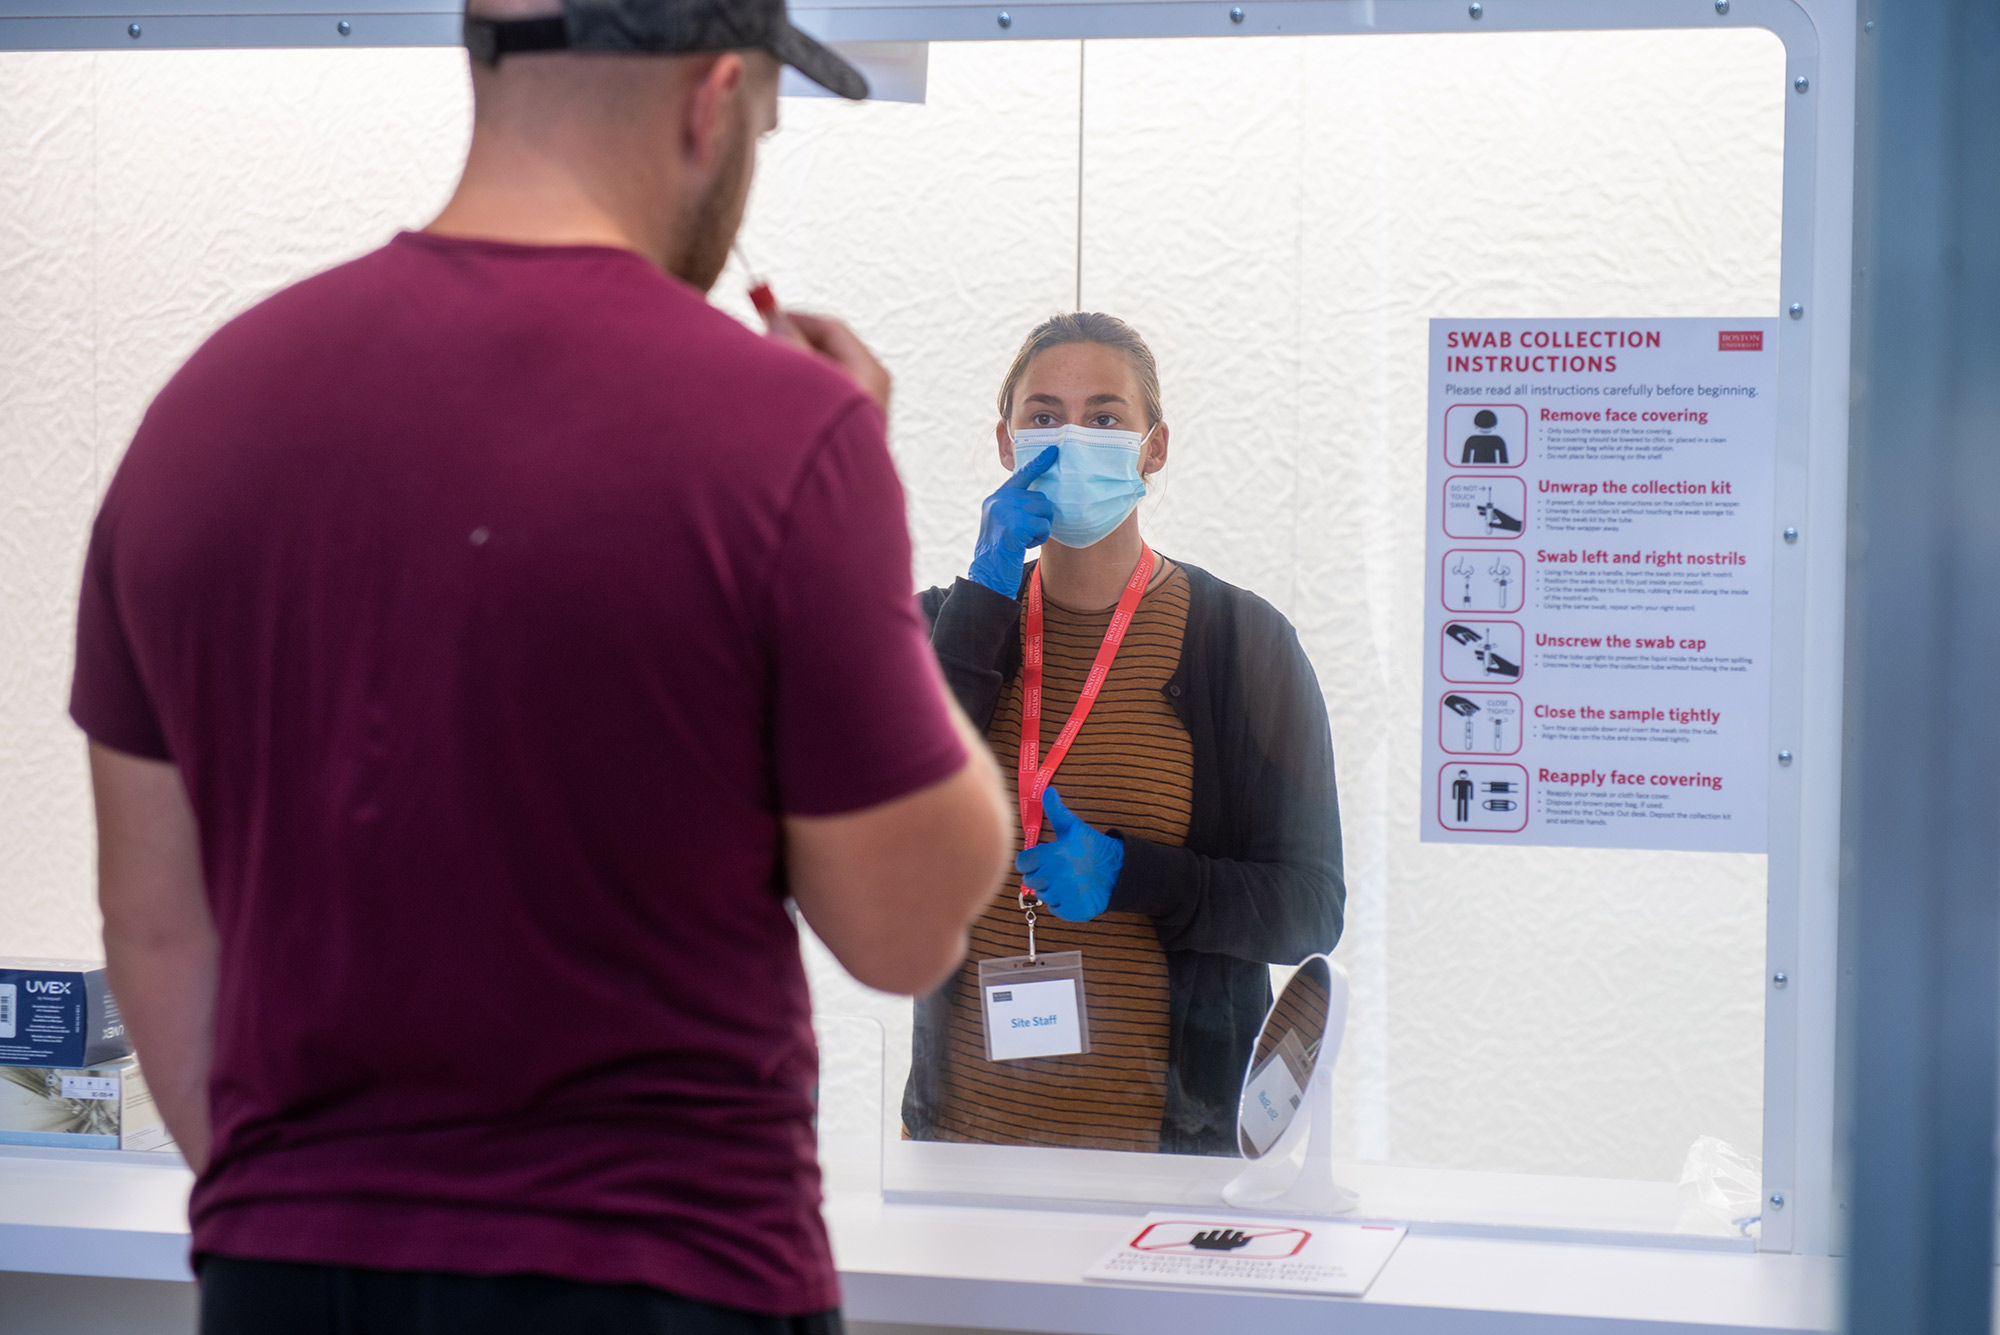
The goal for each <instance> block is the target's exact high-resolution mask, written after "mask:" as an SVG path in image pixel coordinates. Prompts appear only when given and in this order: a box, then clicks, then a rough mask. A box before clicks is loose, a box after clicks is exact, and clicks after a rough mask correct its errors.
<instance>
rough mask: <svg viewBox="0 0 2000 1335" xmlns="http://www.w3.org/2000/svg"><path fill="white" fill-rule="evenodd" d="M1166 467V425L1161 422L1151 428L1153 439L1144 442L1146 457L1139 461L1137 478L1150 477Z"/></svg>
mask: <svg viewBox="0 0 2000 1335" xmlns="http://www.w3.org/2000/svg"><path fill="white" fill-rule="evenodd" d="M1166 466H1167V424H1166V423H1165V422H1161V423H1160V424H1159V425H1157V426H1155V427H1154V428H1153V438H1152V439H1151V440H1148V441H1147V442H1146V457H1145V458H1143V459H1141V460H1140V461H1139V476H1140V477H1151V476H1152V475H1153V474H1155V473H1157V472H1159V471H1160V470H1161V469H1162V468H1165V467H1166Z"/></svg>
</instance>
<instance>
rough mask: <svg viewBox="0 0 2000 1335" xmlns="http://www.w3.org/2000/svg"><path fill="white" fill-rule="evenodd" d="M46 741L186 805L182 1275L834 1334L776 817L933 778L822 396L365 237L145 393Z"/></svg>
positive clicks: (640, 299)
mask: <svg viewBox="0 0 2000 1335" xmlns="http://www.w3.org/2000/svg"><path fill="white" fill-rule="evenodd" d="M71 712H72V713H73V715H74V716H75V718H76V720H77V722H78V723H80V724H81V725H82V726H83V728H84V730H85V731H87V732H88V733H89V734H90V735H91V736H92V737H93V738H95V739H96V740H98V741H99V742H101V743H103V744H104V745H106V746H109V747H113V748H115V749H117V750H120V751H126V752H131V753H133V754H135V755H140V756H150V757H156V758H159V759H163V760H172V761H173V762H175V763H176V764H177V765H178V766H179V768H180V771H181V774H182V776H183V778H184V779H185V781H186V784H187V789H188V793H189V795H190V797H191V798H192V799H193V803H194V808H195V811H196V814H197V815H198V817H199V819H200V825H201V843H202V856H203V860H204V864H205V868H206V872H207V879H208V888H209V898H210V902H211V904H212V906H213V909H214V915H215V921H216V925H217V928H218V930H219V932H220V936H221V942H222V955H221V994H220V999H219V1001H220V1005H219V1013H218V1016H217V1021H216V1049H215V1068H214V1076H213V1080H212V1082H211V1085H210V1093H211V1099H212V1106H213V1110H214V1125H215V1157H214V1161H213V1163H212V1164H211V1166H210V1167H209V1169H208V1171H207V1172H205V1173H204V1174H203V1175H202V1177H201V1179H200V1181H199V1182H198V1183H197V1184H196V1186H195V1192H194V1199H193V1204H192V1214H193V1221H194V1246H195V1249H196V1251H198V1252H213V1253H217V1254H221V1255H226V1256H236V1257H247V1258H266V1259H280V1260H301V1261H314V1262H322V1263H329V1264H353V1265H363V1266H375V1267H383V1268H390V1269H425V1270H447V1271H456V1272H462V1273H474V1274H500V1273H512V1272H538V1273H542V1274H551V1275H559V1276H566V1277H569V1278H574V1279H582V1280H595V1281H636V1282H643V1283H648V1284H653V1285H657V1286H659V1287H661V1288H665V1289H668V1290H672V1291H674V1292H676V1293H680V1294H684V1295H687V1296H690V1297H694V1298H698V1299H703V1300H706V1301H710V1302H718V1303H724V1304H729V1305H732V1306H737V1307H743V1308H751V1309H757V1310H762V1311H767V1312H775V1313H800V1312H806V1311H811V1310H816V1309H820V1308H825V1307H829V1306H831V1305H833V1304H834V1303H835V1302H837V1301H838V1294H837V1292H836V1285H835V1279H834V1274H833V1269H832V1263H831V1259H830V1255H829V1252H828V1249H827V1242H826V1236H825V1231H824V1227H823V1225H822V1223H821V1220H820V1217H819V1209H818V1205H819V1173H818V1168H817V1166H816V1164H815V1161H814V1144H813V1131H812V1097H813V1088H814V1083H815V1080H816V1078H817V1070H818V1058H817V1054H816V1052H815V1050H814V1046H813V1036H812V1029H811V1026H810V1020H809V1005H808V999H807V992H806V980H805V976H804V971H803V969H802V967H801V964H800V959H799V949H798V938H797V935H796V933H795V931H794V928H793V925H792V921H791V918H790V917H789V916H788V914H787V911H786V905H785V889H784V875H783V871H782V868H781V866H780V861H779V850H780V819H781V816H782V815H784V814H794V815H806V816H821V815H830V814H836V813H840V812H846V811H853V810H856V809H858V808H862V807H867V806H871V805H873V804H876V803H879V802H883V801H887V800H889V799H892V798H896V797H900V796H903V795H904V794H907V793H910V792H912V791H914V790H916V789H918V788H921V787H923V786H925V785H928V784H931V783H934V782H936V781H938V780H940V779H943V778H945V777H947V776H948V775H950V774H951V773H953V772H954V771H955V770H956V769H957V768H958V767H959V766H960V765H961V764H963V763H964V761H965V753H964V751H963V749H962V748H961V746H960V745H959V743H958V741H957V739H956V737H955V735H954V733H953V731H952V729H951V727H950V723H949V719H948V716H947V713H946V707H945V704H944V694H943V686H942V683H941V681H940V679H939V676H938V672H937V668H936V665H935V662H934V660H933V658H932V654H931V650H930V648H929V644H928V641H927V638H926V636H925V634H924V630H923V625H922V622H921V619H920V616H919V613H918V611H917V607H916V604H915V602H914V600H913V598H912V596H911V587H910V549H909V536H908V532H907V530H906V528H905V523H904V511H903V494H902V490H901V487H900V486H899V484H898V482H897V478H896V473H895V470H894V468H893V466H892V464H891V462H890V458H889V453H888V449H887V446H886V444H885V441H884V438H883V421H882V416H881V414H880V412H879V411H878V410H877V409H876V407H875V406H874V404H873V403H872V402H870V401H869V400H868V399H867V398H866V397H865V396H864V395H863V394H861V393H860V391H859V390H857V389H856V388H855V386H854V385H853V384H852V383H851V382H850V381H848V380H847V379H846V378H845V377H844V376H842V375H841V374H839V373H838V372H837V371H836V370H834V369H833V368H831V367H830V366H828V365H826V364H825V363H823V362H821V361H819V360H818V359H816V358H813V357H810V356H807V355H805V354H803V353H799V352H796V351H793V350H791V349H789V348H785V347H781V346H779V345H777V344H775V343H773V342H771V341H769V340H767V339H763V338H759V337H757V336H756V335H754V334H752V333H751V332H749V331H748V330H746V329H744V328H743V327H742V326H740V325H738V324H737V323H735V322H734V321H732V320H730V319H729V318H728V317H726V316H724V315H722V314H721V313H719V312H717V311H715V310H713V309H712V308H710V307H709V306H708V305H707V304H706V302H705V301H704V300H703V299H702V297H701V296H700V295H699V294H698V293H696V292H695V291H694V290H693V289H691V288H689V287H687V286H686V285H684V284H681V283H679V282H677V281H675V280H673V279H671V278H668V277H665V276H663V275H662V274H660V273H659V272H658V271H657V270H655V269H654V268H652V267H651V266H650V265H649V264H647V263H646V262H645V261H644V260H643V259H641V258H640V257H638V256H637V255H634V254H631V253H628V252H625V251H620V250H614V249H607V248H599V247H590V246H576V247H549V248H542V247H524V246H513V245H503V244H498V243H490V242H480V241H462V240H449V239H443V238H438V237H432V236H426V235H404V236H400V237H398V238H396V240H395V241H394V242H392V243H391V244H390V245H388V246H386V247H384V248H383V249H382V250H379V251H377V252H375V253H374V254H372V255H369V256H366V257H365V258H363V259H360V260H358V261H356V262H354V263H352V264H348V265H345V266H343V267H341V268H338V269H335V270H333V271H331V272H329V273H326V274H322V275H320V276H319V277H317V278H313V279H311V280H309V281H307V282H304V283H301V284H299V285H298V286H296V287H293V288H291V289H289V290H287V291H285V292H282V293H280V294H278V295H277V296H275V297H273V298H271V299H270V300H269V301H266V302H264V303H263V304H262V305H260V306H258V307H257V308H255V309H254V310H252V311H250V312H249V313H248V314H246V315H244V316H242V317H241V318H239V319H237V320H235V321H232V322H231V323H230V324H229V325H228V326H226V327H225V328H223V329H222V330H221V331H220V332H219V333H217V334H216V335H215V336H214V337H213V338H211V339H210V340H209V341H208V343H207V344H206V345H204V346H203V347H202V349H201V350H200V351H199V352H197V353H196V354H195V356H194V357H193V358H192V359H191V360H190V361H189V362H188V364H187V365H186V366H185V367H183V368H182V370H181V372H180V373H179V374H178V375H176V376H175V377H174V378H173V380H172V381H171V382H170V383H169V384H168V385H167V387H166V388H165V389H164V390H162V391H161V393H160V396H159V398H158V399H157V400H155V401H154V403H153V406H152V408H151V410H150V411H149V412H148V413H147V415H146V419H145V422H144V424H143V425H142V426H141V427H140V429H139V433H138V436H137V437H136V439H135V440H134V441H133V443H132V447H131V450H130V451H129V452H128V453H127V455H126V456H125V461H124V463H123V464H122V465H121V466H120V467H119V470H118V475H117V477H116V478H115V479H114V480H113V481H112V484H111V488H110V490H109V492H108V493H107V494H106V496H105V500H104V508H103V511H102V513H101V514H100V515H99V516H98V519H97V524H96V528H95V531H94V532H93V534H92V538H91V544H90V554H89V558H88V562H87V566H86V570H85V575H84V582H83V594H82V607H81V612H80V616H79V625H78V634H77V663H76V680H75V685H74V690H73V696H72V700H71Z"/></svg>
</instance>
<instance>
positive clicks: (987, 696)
mask: <svg viewBox="0 0 2000 1335" xmlns="http://www.w3.org/2000/svg"><path fill="white" fill-rule="evenodd" d="M1182 569H1184V570H1185V571H1186V572H1187V577H1188V620H1187V632H1186V636H1185V638H1184V640H1183V642H1182V647H1181V661H1180V665H1179V666H1178V667H1177V668H1175V670H1174V675H1173V676H1172V677H1171V678H1170V679H1169V680H1168V683H1167V686H1166V693H1167V698H1168V702H1169V703H1170V704H1171V705H1172V707H1173V710H1174V713H1176V714H1177V715H1179V716H1180V720H1181V723H1182V724H1183V725H1184V726H1186V728H1187V730H1188V736H1189V738H1190V740H1191V741H1192V743H1193V750H1194V794H1193V796H1194V810H1193V818H1192V821H1191V823H1190V826H1189V829H1188V838H1187V844H1186V846H1185V847H1182V848H1170V847H1168V846H1167V845H1165V844H1158V843H1154V842H1152V841H1150V840H1147V839H1141V838H1139V837H1137V836H1136V835H1126V834H1119V832H1118V831H1116V830H1114V831H1111V833H1113V834H1119V837H1120V838H1122V839H1123V840H1124V842H1125V864H1124V867H1123V868H1122V869H1121V870H1120V872H1119V874H1118V884H1117V885H1116V886H1114V887H1113V889H1112V891H1111V908H1112V909H1114V910H1119V911H1125V912H1132V913H1144V914H1146V915H1148V916H1149V917H1151V918H1152V920H1153V926H1154V929H1155V930H1156V931H1157V932H1158V933H1159V937H1160V944H1161V945H1162V946H1163V947H1164V948H1165V949H1166V952H1167V991H1168V1004H1169V1006H1170V1007H1171V1010H1172V1015H1171V1017H1170V1018H1171V1028H1170V1031H1169V1039H1168V1048H1167V1099H1166V1113H1165V1115H1164V1117H1163V1118H1162V1120H1161V1124H1160V1150H1161V1152H1162V1153H1165V1154H1225V1155H1229V1154H1235V1153H1237V1148H1236V1103H1237V1098H1238V1096H1239V1094H1240V1091H1241V1087H1242V1083H1243V1074H1244V1072H1245V1070H1247V1069H1248V1067H1249V1064H1250V1051H1251V1048H1252V1046H1253V1045H1254V1044H1255V1043H1256V1039H1257V1030H1258V1028H1259V1027H1260V1026H1261V1025H1262V1024H1263V1022H1264V1013H1265V1012H1266V1011H1267V1010H1269V1009H1270V1006H1271V983H1270V972H1269V970H1268V969H1266V967H1265V966H1266V965H1267V964H1296V963H1298V962H1299V961H1300V960H1301V959H1303V958H1305V957H1306V956H1307V955H1311V954H1314V953H1316V952H1319V951H1325V950H1331V949H1333V947H1334V944H1335V943H1336V942H1337V941H1339V940H1340V929H1341V921H1342V914H1343V911H1344V908H1345V904H1346V899H1347V889H1346V885H1345V884H1344V882H1343V880H1342V876H1341V863H1340V813H1339V809H1338V806H1337V803H1336V798H1335V794H1334V784H1333V738H1332V735H1331V733H1330V731H1329V729H1328V727H1327V719H1326V702H1325V700H1324V699H1323V697H1322V696H1321V695H1320V690H1319V681H1318V679H1317V678H1316V677H1315V676H1314V674H1313V669H1312V664H1311V662H1309V661H1308V660H1307V658H1306V655H1305V650H1304V649H1303V648H1301V647H1300V645H1299V637H1298V634H1297V632H1295V631H1294V630H1293V629H1292V625H1291V623H1290V622H1289V621H1287V620H1285V618H1284V615H1283V614H1282V613H1280V612H1279V611H1278V610H1277V609H1276V608H1274V607H1272V606H1271V605H1270V604H1269V603H1267V602H1265V601H1264V600H1263V599H1262V598H1259V597H1257V596H1256V595H1255V594H1253V593H1249V592H1247V591H1245V590H1243V589H1239V588H1236V587H1234V586H1233V585H1230V584H1225V583H1223V582H1222V581H1221V580H1219V579H1217V578H1216V577H1215V576H1213V575H1211V574H1209V573H1208V572H1207V571H1205V570H1199V569H1197V568H1195V567H1194V566H1189V565H1183V566H1182ZM921 602H922V604H923V610H924V615H925V617H926V618H927V619H928V620H929V621H930V623H931V644H932V647H933V648H934V649H935V650H936V651H937V656H938V662H939V664H940V665H941V666H942V667H943V669H944V675H945V680H946V681H947V682H949V683H950V685H951V689H952V693H953V694H954V695H956V696H957V697H958V703H959V705H960V707H962V708H963V709H964V710H965V712H966V714H967V715H968V716H969V717H970V718H971V720H972V722H973V724H974V726H976V727H977V728H978V729H979V730H980V731H981V732H984V731H985V730H986V727H987V725H988V724H990V723H991V722H992V719H993V711H994V709H995V708H996V707H997V706H998V704H999V701H1000V694H1001V692H1002V690H1004V689H1005V687H1006V685H1007V683H1008V682H1009V681H1010V680H1011V679H1012V678H1013V675H1014V673H1015V672H1017V671H1018V670H1019V669H1020V666H1021V631H1020V603H1019V602H1018V601H1017V600H1016V599H1013V598H1009V597H1007V596H1006V595H1005V594H1000V593H995V592H994V591H993V590H991V589H989V588H987V587H985V586H984V585H982V584H975V583H973V582H971V581H970V580H963V579H961V580H958V581H957V582H956V583H954V584H953V585H952V587H951V588H950V589H931V590H929V591H928V592H926V593H924V594H923V595H922V596H921ZM951 992H952V983H951V982H949V981H948V982H947V983H946V984H945V985H944V986H943V987H941V988H939V989H938V990H937V991H936V992H934V993H932V994H931V995H930V996H928V997H925V998H922V999H921V1000H919V1001H918V1003H917V1010H916V1029H915V1037H914V1043H913V1050H912V1052H911V1064H910V1080H909V1084H908V1085H907V1086H906V1087H905V1089H904V1093H903V1125H904V1126H905V1127H906V1128H908V1130H909V1133H910V1134H911V1135H912V1136H914V1137H916V1138H917V1139H919V1140H927V1139H930V1138H931V1137H932V1136H933V1134H934V1128H935V1115H934V1114H935V1109H936V1106H937V1094H938V1090H937V1080H938V1072H939V1069H940V1067H941V1065H942V1060H941V1058H942V1055H943V1046H944V1042H945V1032H946V1022H947V1020H948V1018H949V1014H950V1009H951V1005H952V1001H951Z"/></svg>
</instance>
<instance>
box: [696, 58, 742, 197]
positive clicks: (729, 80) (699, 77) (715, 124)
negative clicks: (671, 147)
mask: <svg viewBox="0 0 2000 1335" xmlns="http://www.w3.org/2000/svg"><path fill="white" fill-rule="evenodd" d="M742 83H743V57H742V56H739V55H737V54H736V53H735V52H734V51H724V52H721V53H720V54H718V55H715V56H713V57H710V58H709V61H708V65H707V68H705V69H702V68H699V67H698V68H697V70H696V72H695V73H694V75H693V78H692V81H691V86H690V88H689V89H688V114H687V121H686V122H685V124H686V126H687V128H686V130H685V132H684V138H683V140H682V148H683V150H684V151H685V153H686V155H687V160H688V162H689V164H690V165H692V166H694V167H697V168H700V169H702V170H704V171H705V170H707V169H708V168H710V167H712V166H714V165H715V161H716V158H717V155H718V153H719V151H720V149H721V148H722V145H723V143H724V142H725V140H726V139H727V137H728V132H729V124H730V108H731V105H732V103H733V102H734V101H735V99H736V96H737V89H738V88H739V87H740V86H741V85H742Z"/></svg>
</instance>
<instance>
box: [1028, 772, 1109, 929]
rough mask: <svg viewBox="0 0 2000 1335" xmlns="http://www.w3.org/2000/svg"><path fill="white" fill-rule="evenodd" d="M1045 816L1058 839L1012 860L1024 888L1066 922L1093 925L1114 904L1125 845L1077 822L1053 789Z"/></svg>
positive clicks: (1047, 792)
mask: <svg viewBox="0 0 2000 1335" xmlns="http://www.w3.org/2000/svg"><path fill="white" fill-rule="evenodd" d="M1042 811H1043V812H1044V813H1045V814H1046V815H1047V816H1048V821H1049V829H1050V831H1051V832H1052V833H1054V835H1055V840H1054V842H1052V843H1046V844H1036V845H1035V846H1034V847H1033V848H1024V849H1022V850H1021V855H1020V856H1019V857H1017V858H1015V859H1014V866H1015V867H1017V868H1018V869H1019V870H1020V872H1021V884H1022V885H1025V886H1027V887H1028V888H1029V889H1030V890H1032V891H1034V892H1035V893H1036V894H1037V895H1038V896H1040V897H1041V901H1042V902H1043V903H1044V904H1047V905H1048V906H1049V912H1051V913H1053V914H1055V915H1056V916H1057V917H1058V918H1061V919H1063V920H1064V921H1065V922H1089V921H1090V920H1091V919H1092V918H1095V917H1096V916H1097V915H1098V914H1100V913H1102V912H1104V910H1105V908H1106V907H1107V906H1109V905H1110V903H1111V887H1112V886H1114V885H1116V884H1118V869H1119V868H1120V867H1123V866H1124V865H1125V841H1124V840H1123V839H1113V838H1112V837H1111V836H1110V835H1108V834H1100V833H1099V832H1098V831H1096V830H1093V829H1091V828H1090V826H1089V825H1087V824H1085V823H1084V822H1083V821H1081V820H1079V819H1077V817H1075V816H1074V815H1072V814H1071V813H1070V809H1069V808H1068V807H1066V806H1064V805H1063V800H1062V798H1061V797H1060V796H1058V795H1057V793H1056V790H1055V789H1053V788H1050V789H1047V790H1045V791H1044V792H1043V793H1042Z"/></svg>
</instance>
